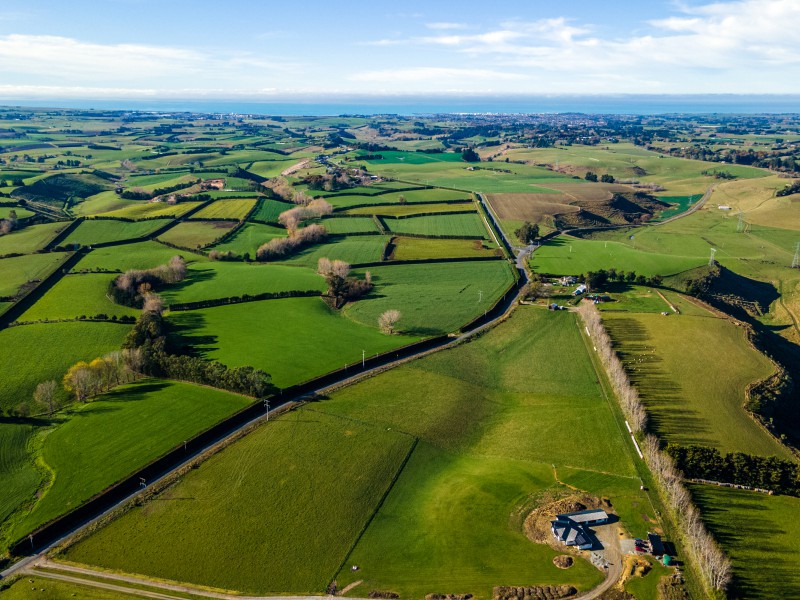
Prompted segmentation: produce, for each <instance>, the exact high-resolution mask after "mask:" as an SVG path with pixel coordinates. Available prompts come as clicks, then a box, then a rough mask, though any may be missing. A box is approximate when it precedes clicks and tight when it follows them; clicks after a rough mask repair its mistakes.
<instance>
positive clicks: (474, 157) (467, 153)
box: [461, 148, 481, 163]
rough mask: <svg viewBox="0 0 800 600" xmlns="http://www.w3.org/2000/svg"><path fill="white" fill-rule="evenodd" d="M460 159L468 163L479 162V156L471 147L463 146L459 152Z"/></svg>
mask: <svg viewBox="0 0 800 600" xmlns="http://www.w3.org/2000/svg"><path fill="white" fill-rule="evenodd" d="M461 160H463V161H465V162H470V163H472V162H481V157H480V155H479V154H478V153H477V152H475V150H474V149H473V148H464V150H463V151H462V152H461Z"/></svg>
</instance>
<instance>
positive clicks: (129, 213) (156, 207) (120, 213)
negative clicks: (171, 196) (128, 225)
mask: <svg viewBox="0 0 800 600" xmlns="http://www.w3.org/2000/svg"><path fill="white" fill-rule="evenodd" d="M199 204H200V202H180V203H178V204H167V203H165V202H146V201H142V200H138V201H131V202H130V204H129V205H128V206H126V207H125V208H119V209H117V210H112V211H110V212H104V213H100V214H99V215H97V216H101V217H117V218H122V219H134V220H136V219H151V218H153V217H180V216H183V215H185V214H186V213H187V212H189V211H190V210H192V209H193V208H196V207H197V206H198V205H199Z"/></svg>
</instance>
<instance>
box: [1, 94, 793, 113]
mask: <svg viewBox="0 0 800 600" xmlns="http://www.w3.org/2000/svg"><path fill="white" fill-rule="evenodd" d="M0 105H4V106H21V107H36V108H41V107H48V108H76V109H99V110H132V111H154V112H195V113H224V114H260V115H286V116H299V115H308V116H324V115H344V114H346V115H372V114H398V115H427V114H435V113H503V114H540V113H543V114H557V113H585V114H608V115H610V114H618V115H657V114H712V113H724V114H759V113H771V114H778V113H784V114H785V113H800V95H732V94H731V95H682V96H678V95H664V96H661V95H620V96H528V97H522V96H493V97H458V96H453V97H442V96H439V97H410V96H409V97H388V96H387V97H374V98H363V97H361V98H351V99H345V98H338V99H336V100H335V101H333V100H330V99H318V100H315V99H301V100H297V101H291V100H287V99H284V100H281V101H274V102H273V101H254V100H249V101H241V100H124V99H122V100H91V99H85V100H74V99H73V100H68V99H58V98H53V99H50V100H19V99H15V100H3V99H2V98H0Z"/></svg>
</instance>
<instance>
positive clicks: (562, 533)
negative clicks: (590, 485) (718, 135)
mask: <svg viewBox="0 0 800 600" xmlns="http://www.w3.org/2000/svg"><path fill="white" fill-rule="evenodd" d="M605 523H608V514H607V513H606V511H604V510H602V509H590V510H582V511H579V512H574V513H566V514H563V515H556V518H555V520H553V521H550V529H551V531H552V532H553V536H554V537H555V538H556V540H557V541H559V542H561V543H563V544H565V545H567V546H576V547H577V548H578V549H580V550H588V549H589V548H591V547H592V546H593V545H594V542H593V541H592V540H593V535H592V532H591V531H590V530H589V526H590V525H603V524H605Z"/></svg>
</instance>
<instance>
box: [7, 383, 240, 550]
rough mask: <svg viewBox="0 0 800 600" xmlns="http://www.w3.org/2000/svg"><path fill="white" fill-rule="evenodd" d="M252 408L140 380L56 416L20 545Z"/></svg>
mask: <svg viewBox="0 0 800 600" xmlns="http://www.w3.org/2000/svg"><path fill="white" fill-rule="evenodd" d="M252 401H253V400H252V399H251V398H246V397H244V396H239V395H237V394H230V393H227V392H223V391H220V390H215V389H211V388H205V387H200V386H194V385H191V384H187V383H178V382H172V381H167V382H164V381H156V380H143V381H140V382H138V383H134V384H130V385H126V386H122V387H120V388H117V389H115V390H113V391H112V392H109V393H106V394H103V395H102V396H100V397H99V398H97V399H96V400H94V401H92V402H91V403H89V404H84V405H76V406H74V407H72V408H70V409H68V410H66V411H64V412H62V413H59V414H58V415H56V416H55V417H54V418H53V419H52V421H51V425H50V427H52V429H50V428H48V431H46V432H45V433H43V434H40V435H41V436H42V438H43V439H42V441H41V443H40V444H41V445H40V450H39V451H38V456H37V458H38V460H39V462H40V464H42V465H46V469H47V471H48V472H49V473H50V474H51V477H52V480H51V482H50V485H49V486H48V487H47V488H46V491H45V492H44V494H43V495H42V496H41V497H40V498H39V499H38V501H37V502H36V503H35V504H34V506H33V508H32V509H31V510H30V511H28V512H26V514H24V515H20V517H19V521H18V523H17V525H16V527H15V528H14V530H13V534H12V537H21V536H22V535H24V534H25V532H27V531H31V530H33V529H35V528H36V527H38V526H39V525H42V524H44V523H46V522H47V521H49V520H51V519H53V518H55V517H57V516H60V515H62V514H64V513H65V512H67V511H69V510H70V509H73V508H75V507H76V506H78V505H79V504H80V503H82V502H84V501H86V500H88V499H89V498H91V497H92V496H93V495H94V494H96V493H98V492H100V491H102V490H103V489H105V488H106V487H107V486H109V485H112V484H114V483H116V482H117V481H119V480H120V479H122V478H123V477H125V476H126V475H128V473H130V472H132V471H134V470H136V469H137V468H138V467H141V466H143V465H145V464H147V463H148V462H149V461H152V460H154V459H156V458H158V457H159V456H161V455H162V454H164V453H166V452H167V451H168V450H171V449H172V448H173V447H175V446H178V445H179V444H180V443H182V442H183V441H184V440H186V439H189V438H191V437H192V436H194V435H196V434H197V433H199V432H201V431H203V430H204V429H207V428H209V427H210V426H212V425H214V424H215V423H217V422H218V421H221V420H222V419H223V418H225V417H227V416H228V415H230V414H232V413H234V412H236V411H237V410H239V409H241V408H244V407H245V406H247V405H248V404H250V403H251V402H252Z"/></svg>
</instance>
